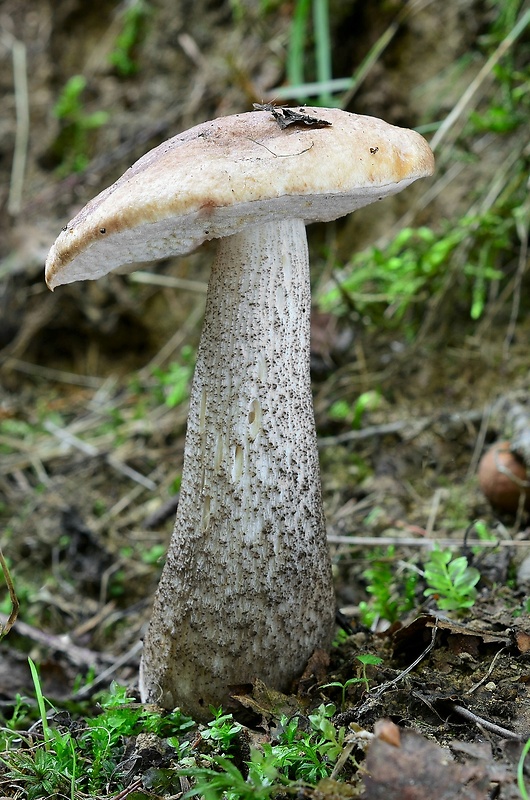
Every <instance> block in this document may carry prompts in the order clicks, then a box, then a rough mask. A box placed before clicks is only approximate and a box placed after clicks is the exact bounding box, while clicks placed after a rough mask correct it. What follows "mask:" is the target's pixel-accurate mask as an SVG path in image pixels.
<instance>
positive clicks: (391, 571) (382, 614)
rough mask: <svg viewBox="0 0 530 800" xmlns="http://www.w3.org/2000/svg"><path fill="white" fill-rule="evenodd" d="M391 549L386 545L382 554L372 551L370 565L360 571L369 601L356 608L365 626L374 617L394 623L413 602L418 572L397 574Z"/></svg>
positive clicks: (362, 602) (369, 624)
mask: <svg viewBox="0 0 530 800" xmlns="http://www.w3.org/2000/svg"><path fill="white" fill-rule="evenodd" d="M394 552H395V548H394V547H388V548H387V549H386V551H385V552H384V553H381V554H379V555H377V554H376V557H375V558H374V560H373V562H372V564H371V565H370V566H369V567H368V568H367V569H365V570H364V572H363V578H364V580H365V581H366V584H367V585H366V591H367V592H368V594H370V595H371V600H370V602H369V603H368V602H366V601H364V600H363V601H361V602H360V603H359V609H360V612H361V620H362V623H363V625H366V627H368V628H371V627H372V625H373V624H374V622H376V620H378V619H385V620H388V622H395V621H396V620H398V619H399V618H400V616H401V615H402V614H405V613H406V612H407V611H410V609H411V608H413V607H414V605H415V602H416V584H417V582H418V575H417V574H416V573H415V572H410V573H407V574H406V575H404V576H403V577H398V575H397V574H396V571H395V568H394Z"/></svg>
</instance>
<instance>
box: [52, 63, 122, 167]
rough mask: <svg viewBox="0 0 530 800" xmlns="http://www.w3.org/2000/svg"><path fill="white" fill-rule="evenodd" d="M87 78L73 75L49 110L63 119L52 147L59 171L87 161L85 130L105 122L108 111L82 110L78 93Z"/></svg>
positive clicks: (83, 88) (87, 135)
mask: <svg viewBox="0 0 530 800" xmlns="http://www.w3.org/2000/svg"><path fill="white" fill-rule="evenodd" d="M86 85H87V80H86V78H85V77H84V75H73V76H72V77H71V78H70V79H69V80H68V81H67V83H66V84H65V86H64V88H63V90H62V92H61V94H60V96H59V99H58V100H57V102H56V104H55V106H54V109H53V113H54V114H55V116H56V117H57V119H59V120H61V121H62V123H63V128H62V130H61V132H60V133H59V136H58V137H57V140H56V142H55V144H54V147H53V150H54V152H55V153H56V155H57V156H58V157H59V158H60V161H61V164H60V167H59V171H60V173H61V174H63V175H64V174H69V173H70V172H80V171H81V170H83V169H84V168H85V167H86V165H87V164H88V160H89V156H88V150H89V147H88V142H89V132H90V131H93V130H95V129H97V128H101V126H102V125H105V123H106V122H107V120H108V118H109V115H108V113H107V112H106V111H95V112H93V113H92V114H89V113H87V112H86V110H85V108H84V105H83V101H82V95H83V92H84V91H85V89H86Z"/></svg>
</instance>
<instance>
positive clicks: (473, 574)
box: [424, 547, 480, 611]
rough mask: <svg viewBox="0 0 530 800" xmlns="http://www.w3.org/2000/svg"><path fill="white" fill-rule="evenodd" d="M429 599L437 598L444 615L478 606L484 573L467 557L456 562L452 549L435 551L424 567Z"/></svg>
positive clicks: (425, 592) (426, 593)
mask: <svg viewBox="0 0 530 800" xmlns="http://www.w3.org/2000/svg"><path fill="white" fill-rule="evenodd" d="M424 576H425V581H426V583H427V589H425V591H424V595H425V596H426V597H434V599H435V600H436V604H437V606H438V608H439V609H441V610H442V611H461V610H463V609H466V608H471V606H473V605H474V603H475V600H476V597H477V590H476V589H475V586H476V584H477V583H478V582H479V580H480V573H479V571H478V570H477V569H475V567H470V566H469V565H468V561H467V558H466V557H465V556H459V557H458V558H453V555H452V553H451V551H450V550H449V549H446V550H440V549H439V548H437V547H436V548H435V549H434V550H432V552H431V554H430V558H429V561H427V563H426V564H425V566H424Z"/></svg>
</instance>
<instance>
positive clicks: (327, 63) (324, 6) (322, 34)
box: [313, 0, 336, 106]
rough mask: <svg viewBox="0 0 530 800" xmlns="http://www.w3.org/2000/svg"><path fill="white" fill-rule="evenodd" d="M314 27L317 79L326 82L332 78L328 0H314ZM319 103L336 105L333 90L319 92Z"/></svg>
mask: <svg viewBox="0 0 530 800" xmlns="http://www.w3.org/2000/svg"><path fill="white" fill-rule="evenodd" d="M313 29H314V32H315V59H316V73H317V79H318V82H319V83H324V84H325V83H326V82H327V81H330V80H331V78H332V67H331V38H330V30H329V6H328V0H313ZM318 104H319V105H321V106H331V105H336V103H335V101H334V99H333V97H332V95H331V92H327V91H322V92H321V93H320V94H319V96H318Z"/></svg>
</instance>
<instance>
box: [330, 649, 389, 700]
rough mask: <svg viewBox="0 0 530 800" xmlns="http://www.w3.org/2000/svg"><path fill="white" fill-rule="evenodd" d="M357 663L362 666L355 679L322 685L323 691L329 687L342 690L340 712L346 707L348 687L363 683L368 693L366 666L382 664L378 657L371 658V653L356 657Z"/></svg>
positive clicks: (368, 684)
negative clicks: (360, 672)
mask: <svg viewBox="0 0 530 800" xmlns="http://www.w3.org/2000/svg"><path fill="white" fill-rule="evenodd" d="M356 658H357V661H359V662H360V663H361V664H362V674H361V675H360V676H358V677H355V678H348V680H347V681H345V682H344V683H341V682H340V681H333V682H332V683H325V684H324V685H323V687H322V688H323V689H326V688H328V687H331V686H337V687H338V688H339V689H341V690H342V698H341V711H344V709H345V707H346V692H347V690H348V688H349V687H350V686H354V685H355V684H359V683H363V684H364V686H365V689H366V691H367V692H369V691H370V683H369V681H368V676H367V674H366V667H367V666H368V664H372V665H374V666H378V665H379V664H381V663H382V662H383V659H382V658H379V656H373V655H371V653H364V654H363V655H360V656H356Z"/></svg>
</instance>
